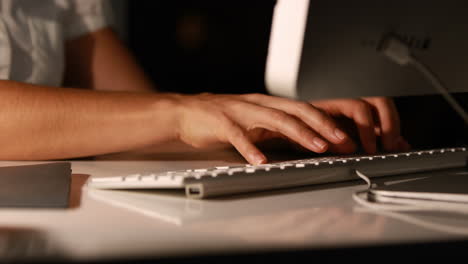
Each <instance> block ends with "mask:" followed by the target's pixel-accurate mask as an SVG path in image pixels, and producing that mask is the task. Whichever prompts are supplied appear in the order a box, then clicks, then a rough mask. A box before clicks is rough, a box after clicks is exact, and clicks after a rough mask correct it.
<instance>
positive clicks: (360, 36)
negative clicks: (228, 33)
mask: <svg viewBox="0 0 468 264" xmlns="http://www.w3.org/2000/svg"><path fill="white" fill-rule="evenodd" d="M465 4H466V3H465V1H463V0H445V1H427V0H411V1H408V0H392V1H375V0H353V1H343V0H278V1H277V4H276V7H275V11H274V17H273V23H272V30H271V37H270V43H269V53H268V59H267V67H266V74H265V79H266V80H265V81H266V86H267V89H268V91H269V92H270V93H271V94H274V95H279V96H284V97H291V98H297V99H303V100H312V99H325V98H337V97H346V98H349V97H351V98H352V97H364V96H411V95H427V94H434V93H437V91H436V90H435V89H434V87H432V86H431V83H430V82H429V81H428V80H427V79H426V78H425V77H424V76H423V75H422V74H421V73H420V72H417V70H416V69H415V68H414V67H409V66H401V65H398V64H397V63H394V62H393V61H391V60H389V59H388V58H387V57H385V56H384V55H383V54H382V53H381V52H379V45H381V42H382V40H383V38H384V37H385V36H387V35H389V34H392V35H394V36H396V37H397V38H399V39H400V40H401V41H402V42H404V43H405V44H406V45H407V46H408V47H410V49H411V52H412V53H413V54H414V55H415V56H416V57H418V58H419V60H421V61H422V62H423V63H424V64H425V65H427V66H428V67H430V69H431V70H432V71H433V73H435V74H436V75H437V76H438V78H439V80H441V81H442V82H443V83H444V86H445V87H446V88H447V89H448V90H449V91H450V92H452V93H459V92H460V93H461V92H468V16H467V14H466V9H465V8H463V6H465Z"/></svg>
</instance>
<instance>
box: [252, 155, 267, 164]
mask: <svg viewBox="0 0 468 264" xmlns="http://www.w3.org/2000/svg"><path fill="white" fill-rule="evenodd" d="M251 158H252V160H253V161H254V163H255V165H259V164H263V163H265V161H266V157H265V156H263V155H262V154H252V155H251Z"/></svg>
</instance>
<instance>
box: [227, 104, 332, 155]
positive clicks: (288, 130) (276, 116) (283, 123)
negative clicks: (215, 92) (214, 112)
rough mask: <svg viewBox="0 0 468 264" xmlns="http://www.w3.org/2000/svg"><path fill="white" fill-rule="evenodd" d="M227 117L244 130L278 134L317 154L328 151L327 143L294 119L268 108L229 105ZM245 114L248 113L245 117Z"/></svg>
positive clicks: (251, 105)
mask: <svg viewBox="0 0 468 264" xmlns="http://www.w3.org/2000/svg"><path fill="white" fill-rule="evenodd" d="M229 107H230V108H231V109H230V111H229V112H228V113H229V114H228V115H229V117H230V118H232V119H233V120H234V121H235V122H237V123H238V124H241V126H242V127H243V128H245V129H246V130H251V129H255V128H264V129H267V130H270V131H273V132H278V133H281V134H283V135H284V136H286V137H287V138H289V139H291V140H293V141H295V142H297V143H298V144H300V145H302V146H303V147H305V148H307V149H309V150H312V151H314V152H317V153H323V152H325V151H326V150H327V149H328V143H327V142H326V141H324V140H323V139H322V138H321V137H320V136H319V135H318V134H317V133H315V132H314V131H313V130H311V129H310V128H309V127H308V126H307V125H306V124H304V123H303V122H302V121H300V120H297V119H296V118H295V117H293V116H291V115H289V114H287V113H285V112H283V111H280V110H277V109H273V108H269V107H264V106H258V105H256V104H251V103H248V102H244V101H238V103H237V104H230V105H229ZM245 113H250V114H249V115H245Z"/></svg>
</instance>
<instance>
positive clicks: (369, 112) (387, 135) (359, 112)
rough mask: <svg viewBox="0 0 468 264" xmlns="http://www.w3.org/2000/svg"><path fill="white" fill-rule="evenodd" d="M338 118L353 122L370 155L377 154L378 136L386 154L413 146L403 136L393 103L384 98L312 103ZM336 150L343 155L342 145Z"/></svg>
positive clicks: (336, 147) (335, 148)
mask: <svg viewBox="0 0 468 264" xmlns="http://www.w3.org/2000/svg"><path fill="white" fill-rule="evenodd" d="M311 104H312V105H314V106H315V107H317V108H318V109H321V110H323V111H324V112H326V113H327V114H329V115H330V116H332V117H334V118H335V119H339V118H342V117H344V118H346V119H348V121H352V123H353V124H354V127H355V128H356V130H357V134H358V136H359V139H360V142H361V144H362V146H363V148H364V150H365V151H366V152H367V153H375V152H376V151H377V144H376V143H377V137H380V140H381V144H382V147H383V149H384V150H386V151H407V150H409V149H410V145H409V144H408V143H407V142H406V140H405V139H403V137H402V136H401V134H400V119H399V115H398V112H397V109H396V107H395V104H394V103H393V101H392V100H391V99H389V98H384V97H372V98H363V99H333V100H325V101H315V102H311ZM330 150H332V151H336V152H342V149H341V147H340V146H332V147H331V148H330Z"/></svg>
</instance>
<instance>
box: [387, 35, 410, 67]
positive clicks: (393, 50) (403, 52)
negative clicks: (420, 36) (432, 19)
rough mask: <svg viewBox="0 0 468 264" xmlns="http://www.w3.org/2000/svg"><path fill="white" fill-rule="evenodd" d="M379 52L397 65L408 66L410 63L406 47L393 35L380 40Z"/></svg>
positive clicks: (408, 51)
mask: <svg viewBox="0 0 468 264" xmlns="http://www.w3.org/2000/svg"><path fill="white" fill-rule="evenodd" d="M379 51H380V52H382V53H383V54H384V55H385V56H387V58H389V59H390V60H392V61H394V62H396V63H397V64H399V65H408V64H410V63H411V61H412V56H411V51H410V49H409V47H408V45H406V44H405V43H403V41H401V40H399V39H398V38H397V37H395V36H393V35H388V36H386V37H385V38H384V39H383V40H382V42H381V44H380V47H379Z"/></svg>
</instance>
